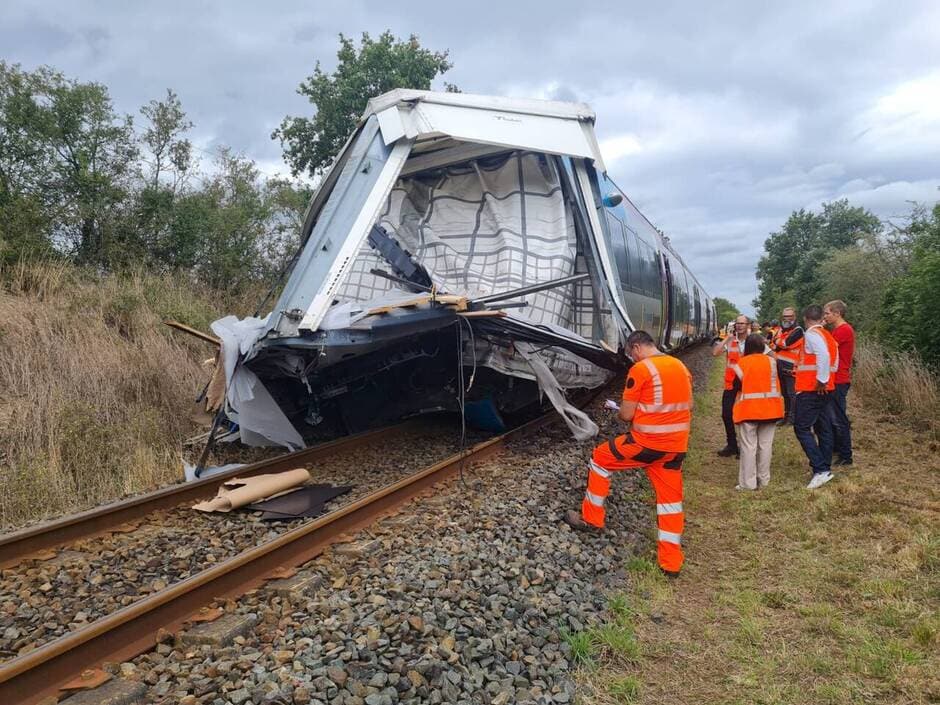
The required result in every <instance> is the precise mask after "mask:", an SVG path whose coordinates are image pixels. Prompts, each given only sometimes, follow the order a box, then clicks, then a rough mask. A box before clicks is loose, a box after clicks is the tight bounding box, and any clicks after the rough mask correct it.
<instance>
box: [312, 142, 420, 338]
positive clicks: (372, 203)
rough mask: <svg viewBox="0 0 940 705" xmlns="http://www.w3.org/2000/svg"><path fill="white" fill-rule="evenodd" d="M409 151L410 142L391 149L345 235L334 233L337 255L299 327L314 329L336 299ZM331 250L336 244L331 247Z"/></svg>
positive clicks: (401, 143) (400, 143) (396, 145)
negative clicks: (336, 242)
mask: <svg viewBox="0 0 940 705" xmlns="http://www.w3.org/2000/svg"><path fill="white" fill-rule="evenodd" d="M410 151H411V143H410V142H409V141H407V140H400V141H399V142H397V143H396V144H395V146H394V147H393V148H392V151H391V153H390V154H389V156H388V159H387V160H386V162H385V164H384V165H383V166H382V172H381V174H380V175H379V177H378V179H377V180H376V182H375V184H374V185H373V187H372V190H371V191H370V192H369V195H368V196H367V197H366V199H365V202H364V203H362V204H361V207H360V210H359V214H358V216H357V217H356V219H355V221H354V222H353V224H352V227H351V228H350V229H349V232H347V233H342V232H337V233H336V236H337V237H338V238H340V245H339V250H338V252H337V253H336V254H335V255H334V257H333V261H332V265H331V266H330V268H329V271H328V272H327V274H326V277H325V278H324V279H323V280H321V283H320V285H319V287H318V289H317V293H316V294H315V295H314V297H313V301H311V303H310V305H309V306H308V307H307V310H306V312H305V313H304V317H303V320H301V322H300V327H301V328H305V329H308V330H316V329H317V327H318V326H319V325H320V321H321V320H322V319H323V316H324V315H326V312H327V309H329V307H330V304H331V303H332V302H333V299H334V298H335V297H336V292H337V290H338V289H339V287H340V285H341V284H342V282H343V280H344V279H345V278H346V275H347V274H348V273H349V269H350V267H351V266H352V262H353V259H355V255H356V253H357V252H358V251H359V248H360V247H361V246H362V243H363V242H365V240H366V238H367V237H368V235H369V230H371V228H372V225H373V223H375V220H376V218H377V217H378V215H379V210H380V209H381V208H382V205H383V204H384V203H385V200H386V199H387V198H388V194H389V191H391V190H392V185H393V184H394V183H395V179H397V178H398V172H400V171H401V168H402V165H404V163H405V160H406V159H407V158H408V153H409V152H410ZM333 247H334V248H335V247H336V245H333Z"/></svg>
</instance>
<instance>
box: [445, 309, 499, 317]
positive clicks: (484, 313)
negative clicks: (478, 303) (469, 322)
mask: <svg viewBox="0 0 940 705" xmlns="http://www.w3.org/2000/svg"><path fill="white" fill-rule="evenodd" d="M457 315H458V316H463V317H464V318H505V317H506V316H507V315H509V314H507V313H506V312H505V311H501V310H499V311H463V312H459V313H458V314H457Z"/></svg>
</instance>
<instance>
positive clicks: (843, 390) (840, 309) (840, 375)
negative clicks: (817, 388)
mask: <svg viewBox="0 0 940 705" xmlns="http://www.w3.org/2000/svg"><path fill="white" fill-rule="evenodd" d="M847 312H848V309H847V308H846V305H845V302H844V301H840V300H839V299H836V300H835V301H830V302H829V303H828V304H826V305H825V306H824V307H823V320H824V321H825V322H826V326H827V327H828V328H829V330H830V331H832V337H833V338H835V339H836V343H838V345H839V368H838V369H837V370H836V388H835V391H833V393H832V403H831V404H829V413H830V416H831V418H832V435H833V444H832V445H833V450H834V451H835V453H836V455H838V456H839V457H838V459H836V460H833V461H832V464H833V465H834V466H837V465H851V464H852V431H851V423H850V422H849V415H848V409H847V405H846V397H847V396H848V394H849V387H851V386H852V356H853V355H854V354H855V329H854V328H852V326H851V325H849V324H848V323H847V322H846V320H845V314H846V313H847Z"/></svg>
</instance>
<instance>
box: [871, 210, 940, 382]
mask: <svg viewBox="0 0 940 705" xmlns="http://www.w3.org/2000/svg"><path fill="white" fill-rule="evenodd" d="M912 230H913V233H914V234H913V242H912V250H911V258H910V267H909V268H908V270H907V272H906V273H905V274H903V275H901V276H899V277H897V278H895V279H893V280H892V281H891V282H890V283H889V284H888V286H887V288H886V291H885V296H884V305H883V307H882V313H881V332H882V337H883V338H884V339H885V341H886V342H887V343H888V344H890V345H892V346H894V347H896V348H901V349H907V350H916V351H917V352H919V353H920V355H921V357H923V359H924V360H925V361H926V362H927V363H928V364H929V365H931V366H933V367H934V368H935V369H940V326H938V325H937V321H940V204H937V205H936V206H934V209H933V212H932V213H931V214H930V215H929V216H926V217H923V218H922V219H921V220H919V221H916V222H915V223H914V224H913V228H912Z"/></svg>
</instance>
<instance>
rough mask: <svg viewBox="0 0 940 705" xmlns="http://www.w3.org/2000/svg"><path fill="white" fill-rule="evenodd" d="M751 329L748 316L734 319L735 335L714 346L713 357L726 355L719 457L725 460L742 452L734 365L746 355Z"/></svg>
mask: <svg viewBox="0 0 940 705" xmlns="http://www.w3.org/2000/svg"><path fill="white" fill-rule="evenodd" d="M750 327H751V319H750V318H748V317H747V316H743V315H742V316H738V317H737V318H735V319H734V335H731V336H729V337H727V338H725V339H724V340H723V341H721V342H720V343H716V344H714V345H713V346H712V355H714V356H715V357H718V356H719V355H722V354H724V355H726V358H725V386H724V391H723V392H722V393H721V421H722V423H723V424H724V426H725V447H724V448H722V449H721V450H719V451H718V455H720V456H722V457H723V458H727V457H729V456H732V455H734V456H737V455H738V453H739V452H740V450H739V448H738V437H737V434H735V432H734V419H733V418H732V416H733V413H732V412H733V409H734V397H735V392H734V389H733V385H734V370H733V369H732V367H733V365H734V364H735V363H736V362H737V361H738V360H740V359H741V355H742V354H743V353H744V340H745V339H746V338H747V336H748V331H749V330H750Z"/></svg>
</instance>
